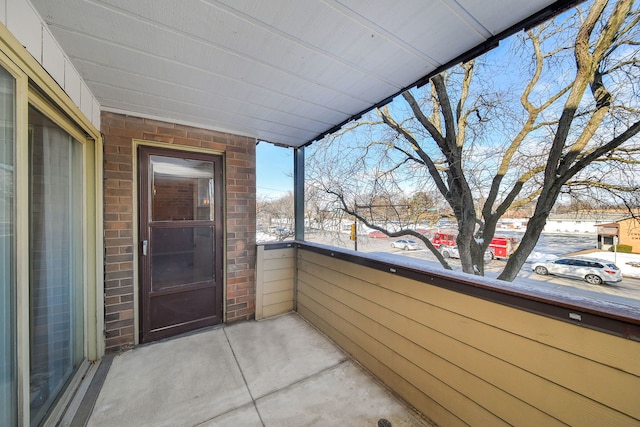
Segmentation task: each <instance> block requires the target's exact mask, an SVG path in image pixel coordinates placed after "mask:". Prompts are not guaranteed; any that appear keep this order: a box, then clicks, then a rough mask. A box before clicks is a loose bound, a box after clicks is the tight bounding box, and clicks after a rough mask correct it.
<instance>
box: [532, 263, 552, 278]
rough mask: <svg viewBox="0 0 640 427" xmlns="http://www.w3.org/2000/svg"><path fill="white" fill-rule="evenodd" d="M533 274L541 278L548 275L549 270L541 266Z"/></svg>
mask: <svg viewBox="0 0 640 427" xmlns="http://www.w3.org/2000/svg"><path fill="white" fill-rule="evenodd" d="M535 272H536V273H538V274H540V275H542V276H546V275H547V274H549V270H547V269H546V268H545V267H543V266H541V265H539V266H537V267H536V269H535Z"/></svg>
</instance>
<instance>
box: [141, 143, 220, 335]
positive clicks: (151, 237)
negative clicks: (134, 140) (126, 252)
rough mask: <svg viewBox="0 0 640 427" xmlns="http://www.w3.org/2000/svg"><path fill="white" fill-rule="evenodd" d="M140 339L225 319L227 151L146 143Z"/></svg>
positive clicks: (143, 184)
mask: <svg viewBox="0 0 640 427" xmlns="http://www.w3.org/2000/svg"><path fill="white" fill-rule="evenodd" d="M138 160H139V163H138V164H139V173H140V176H139V182H140V191H139V200H140V209H139V214H140V227H139V230H140V232H139V236H140V242H139V260H140V310H141V316H140V320H141V327H140V342H149V341H153V340H156V339H160V338H165V337H168V336H173V335H176V334H179V333H182V332H186V331H191V330H194V329H198V328H201V327H204V326H211V325H215V324H217V323H220V322H222V297H223V293H222V281H223V279H222V190H223V186H222V158H221V157H220V156H215V155H208V154H200V153H189V152H179V151H173V150H163V149H158V148H145V147H140V148H139V153H138Z"/></svg>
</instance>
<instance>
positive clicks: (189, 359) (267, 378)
mask: <svg viewBox="0 0 640 427" xmlns="http://www.w3.org/2000/svg"><path fill="white" fill-rule="evenodd" d="M382 419H384V420H388V421H389V423H390V424H388V423H385V422H384V421H381V420H382ZM88 425H89V426H125V425H127V426H154V427H157V426H172V427H173V426H313V425H322V426H326V425H331V426H378V425H385V426H388V425H391V426H394V427H400V426H424V425H428V424H425V421H424V420H423V419H421V418H419V417H417V416H415V414H414V413H413V412H412V411H411V410H410V409H408V408H407V407H406V406H404V404H403V403H401V402H400V401H398V400H397V399H396V398H395V397H393V396H392V395H391V394H390V393H389V392H388V391H387V390H386V389H385V388H384V387H382V386H381V385H380V384H379V383H378V382H377V380H375V379H373V378H372V377H371V376H370V375H369V374H368V373H365V371H363V370H362V369H361V368H360V367H359V365H357V364H356V363H354V362H353V360H352V359H351V358H349V357H348V356H347V355H346V354H345V353H343V352H342V350H340V349H339V348H338V347H336V346H335V345H334V344H333V343H332V342H331V341H329V340H328V339H327V338H326V337H325V336H324V335H322V334H321V333H319V332H318V331H317V330H316V329H315V328H314V327H312V326H311V325H309V324H308V323H307V322H306V321H305V320H304V319H302V318H301V317H300V316H298V315H297V314H295V313H289V314H286V315H282V316H279V317H275V318H271V319H267V320H263V321H258V322H245V323H239V324H234V325H231V326H224V327H219V328H215V329H209V330H205V331H202V332H198V333H193V334H190V335H186V336H181V337H178V338H174V339H171V340H166V341H162V342H157V343H154V344H149V345H143V346H140V347H138V348H136V349H134V350H131V351H128V352H125V353H122V354H119V355H117V356H116V357H115V358H114V359H113V363H112V364H111V367H110V369H109V372H108V374H107V376H106V379H105V381H104V384H103V386H102V389H101V391H100V393H99V395H98V397H97V401H96V403H95V406H94V408H93V412H92V413H91V416H90V418H89V421H88Z"/></svg>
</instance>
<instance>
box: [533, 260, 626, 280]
mask: <svg viewBox="0 0 640 427" xmlns="http://www.w3.org/2000/svg"><path fill="white" fill-rule="evenodd" d="M531 268H532V269H533V271H535V272H536V273H538V274H542V275H547V274H553V275H556V276H565V277H570V278H572V279H581V280H585V281H587V283H590V284H592V285H599V284H601V283H617V282H620V281H622V272H621V271H620V269H619V268H618V267H617V266H616V265H615V264H614V263H612V262H611V261H607V260H604V259H595V258H577V257H565V258H558V259H556V260H553V261H540V262H534V263H533V264H531Z"/></svg>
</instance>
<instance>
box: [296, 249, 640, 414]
mask: <svg viewBox="0 0 640 427" xmlns="http://www.w3.org/2000/svg"><path fill="white" fill-rule="evenodd" d="M297 257H298V258H297V269H298V273H297V274H298V278H297V310H298V312H299V313H300V314H301V315H303V316H304V317H305V318H306V319H308V320H309V321H310V322H311V323H313V324H314V325H316V326H317V327H318V328H319V329H320V330H322V331H323V332H324V333H325V334H327V335H328V336H329V337H330V338H332V339H333V340H334V341H335V342H336V343H338V344H339V345H340V346H341V347H342V348H343V349H345V350H346V351H347V352H349V353H350V354H351V355H352V356H353V357H354V358H355V359H357V360H358V361H359V362H360V363H361V364H363V365H364V366H365V367H366V368H367V369H369V370H370V371H371V372H372V373H373V374H375V375H376V376H377V377H378V378H380V379H381V380H382V381H383V382H384V383H386V384H387V386H389V387H390V388H391V389H392V390H394V391H395V392H396V393H397V394H398V395H399V396H401V397H402V398H403V399H405V400H406V401H407V402H408V403H409V404H411V405H413V406H415V407H416V408H417V409H418V410H419V411H420V412H422V413H423V414H424V415H425V416H427V417H429V418H431V419H432V420H433V421H435V422H436V423H438V424H440V425H446V426H455V425H466V424H469V425H491V426H497V425H545V426H549V425H562V424H569V425H580V426H589V425H593V426H602V425H607V426H614V425H620V426H622V425H637V424H639V423H640V342H638V341H634V340H631V339H627V338H624V337H619V336H615V335H612V334H608V333H604V332H599V331H596V330H594V329H590V328H586V327H583V326H580V325H576V324H572V323H569V322H565V321H560V320H556V319H553V318H550V317H547V316H543V315H539V314H534V313H530V312H527V311H525V310H522V309H518V308H512V307H509V306H506V305H503V304H500V303H496V302H492V301H487V300H485V299H481V298H477V297H474V296H470V295H465V294H462V293H459V292H456V291H452V290H449V289H445V288H443V287H438V286H433V285H430V284H428V283H425V281H419V280H414V279H410V278H406V277H401V276H399V275H396V274H393V273H390V272H385V271H381V270H380V269H376V268H371V267H368V266H365V265H359V264H357V263H353V262H349V261H346V260H340V259H336V258H333V257H331V256H328V255H325V254H322V253H319V252H318V251H308V250H305V249H304V245H302V247H300V248H298V254H297ZM452 280H453V279H452Z"/></svg>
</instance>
